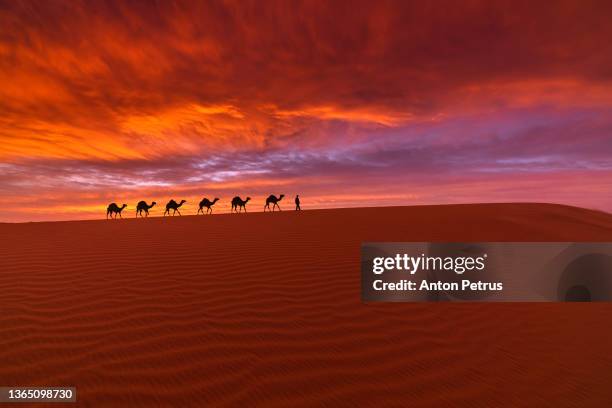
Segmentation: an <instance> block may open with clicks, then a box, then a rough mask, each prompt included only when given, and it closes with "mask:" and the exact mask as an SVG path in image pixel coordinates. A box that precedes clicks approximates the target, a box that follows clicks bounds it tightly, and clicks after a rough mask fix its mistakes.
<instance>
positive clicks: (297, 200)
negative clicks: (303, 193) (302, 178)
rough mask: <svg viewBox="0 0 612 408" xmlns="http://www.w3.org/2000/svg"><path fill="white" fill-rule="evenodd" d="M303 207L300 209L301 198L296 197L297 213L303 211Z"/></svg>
mask: <svg viewBox="0 0 612 408" xmlns="http://www.w3.org/2000/svg"><path fill="white" fill-rule="evenodd" d="M301 210H302V207H300V196H299V195H296V196H295V211H301Z"/></svg>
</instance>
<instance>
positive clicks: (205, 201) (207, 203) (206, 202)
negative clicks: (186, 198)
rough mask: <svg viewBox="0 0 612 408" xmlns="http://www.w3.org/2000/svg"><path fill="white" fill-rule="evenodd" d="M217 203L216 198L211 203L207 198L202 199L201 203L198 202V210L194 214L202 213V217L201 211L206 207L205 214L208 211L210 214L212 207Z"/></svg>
mask: <svg viewBox="0 0 612 408" xmlns="http://www.w3.org/2000/svg"><path fill="white" fill-rule="evenodd" d="M217 201H219V199H218V198H215V199H214V200H212V201H210V200H209V199H208V198H204V199H202V201H200V209H199V210H198V212H197V213H196V214H199V213H200V211H202V215H203V214H204V210H203V208H204V207H206V214H208V212H209V211H210V213H211V214H212V206H213V205H215V203H216V202H217Z"/></svg>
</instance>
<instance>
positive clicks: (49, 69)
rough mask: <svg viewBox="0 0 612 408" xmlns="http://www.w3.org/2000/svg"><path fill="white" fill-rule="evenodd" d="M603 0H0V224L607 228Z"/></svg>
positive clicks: (610, 28)
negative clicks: (244, 208) (525, 209)
mask: <svg viewBox="0 0 612 408" xmlns="http://www.w3.org/2000/svg"><path fill="white" fill-rule="evenodd" d="M611 20H612V2H607V1H602V2H590V1H570V2H566V1H554V2H553V1H539V2H533V1H495V2H491V1H435V2H422V1H415V2H409V1H375V2H373V1H354V0H352V1H331V2H329V1H314V0H312V1H305V2H298V1H265V2H261V1H235V2H234V1H210V2H209V1H207V2H203V1H197V2H196V1H181V2H171V1H140V0H139V1H130V2H125V1H119V2H102V1H89V2H80V1H77V0H71V1H66V2H62V1H59V0H58V1H48V2H41V1H32V2H21V1H13V0H0V205H1V206H2V209H3V210H2V212H1V213H0V222H21V221H40V220H65V219H88V218H104V216H105V214H106V206H107V205H108V204H109V203H110V202H116V203H118V204H119V205H121V204H123V203H126V204H127V205H128V207H127V209H126V211H125V215H129V216H130V217H133V216H134V211H135V206H136V203H137V202H138V201H139V200H146V201H147V202H150V201H156V202H157V203H158V207H157V208H154V210H152V214H153V215H161V213H162V212H163V206H164V204H165V203H166V202H167V201H168V200H169V199H170V198H173V199H175V200H177V201H178V200H181V199H186V200H187V203H186V204H185V206H184V208H185V210H184V211H183V213H184V214H195V212H196V210H197V203H198V202H199V201H200V199H201V198H202V197H208V198H211V199H212V198H213V197H219V198H221V200H220V201H219V203H217V207H216V211H218V212H227V211H229V203H230V201H231V198H232V197H233V196H235V195H240V196H241V197H243V198H245V197H246V196H250V197H252V201H251V202H250V203H249V205H248V207H249V208H250V209H251V211H261V210H262V209H263V200H264V199H265V197H266V196H267V195H269V194H276V195H279V194H285V195H286V198H285V199H284V201H281V203H280V204H281V206H282V207H283V208H284V209H291V208H292V204H293V197H294V196H295V194H300V197H301V199H302V206H303V208H304V209H312V208H329V207H356V206H387V205H419V204H448V203H473V202H524V201H531V202H534V201H535V202H553V203H563V204H570V205H576V206H581V207H587V208H594V209H599V210H604V211H608V212H612V115H611V113H612V109H611V108H612V41H610V39H611V38H612V24H610V21H611Z"/></svg>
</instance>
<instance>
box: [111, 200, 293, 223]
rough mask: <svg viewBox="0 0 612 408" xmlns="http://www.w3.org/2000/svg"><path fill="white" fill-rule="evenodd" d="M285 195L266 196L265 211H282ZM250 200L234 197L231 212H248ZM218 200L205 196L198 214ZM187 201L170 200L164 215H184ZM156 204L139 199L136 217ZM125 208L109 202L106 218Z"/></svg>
mask: <svg viewBox="0 0 612 408" xmlns="http://www.w3.org/2000/svg"><path fill="white" fill-rule="evenodd" d="M283 197H285V195H284V194H281V195H280V196H278V197H277V196H275V195H274V194H270V195H269V196H268V198H266V204H265V205H264V208H263V210H264V212H266V211H269V212H274V210H275V209H276V208H278V211H281V207H280V205H279V202H280V201H281V200H282V199H283ZM250 200H251V197H247V198H246V200H243V199H242V198H240V197H239V196H236V197H234V198H233V199H232V209H231V212H232V213H241V212H243V210H244V212H245V213H246V212H247V210H246V205H247V203H248V202H249V201H250ZM217 201H219V198H218V197H215V198H214V199H213V200H212V201H211V200H209V199H208V198H203V199H202V201H200V203H199V206H198V211H197V212H196V215H198V214H200V213H202V215H204V214H212V212H213V206H214V205H215V203H216V202H217ZM186 202H187V201H186V200H181V201H180V202H178V203H177V202H176V201H175V200H170V201H168V204H166V211H164V217H165V216H166V215H168V216H170V210H172V216H174V215H175V214H176V213H178V215H182V214H181V211H180V210H179V208H180V207H181V206H182V205H183V204H185V203H186ZM156 204H157V203H156V202H155V201H153V202H152V203H151V205H149V204H147V202H146V201H139V202H138V204H137V205H136V218H138V216H140V217H141V218H146V217H148V216H149V210H150V209H151V208H153V207H154V206H155V205H156ZM270 205H272V207H270ZM125 208H127V204H123V205H122V206H121V207H119V206H118V205H117V204H116V203H111V204H109V205H108V207H107V209H106V219H109V218H110V219H116V218H117V216H119V218H122V216H121V213H122V212H123V210H124V209H125ZM204 209H206V212H204ZM295 209H296V211H299V210H301V208H300V196H295Z"/></svg>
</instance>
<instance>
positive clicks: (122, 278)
mask: <svg viewBox="0 0 612 408" xmlns="http://www.w3.org/2000/svg"><path fill="white" fill-rule="evenodd" d="M102 215H103V214H102ZM0 236H1V237H2V246H1V247H0V263H1V267H0V385H15V386H17V385H21V386H26V385H29V386H35V385H40V386H42V385H66V386H69V385H70V386H76V387H77V392H78V400H79V403H78V405H79V406H131V407H134V406H143V407H153V406H174V407H179V406H210V405H221V406H234V405H235V406H253V405H256V406H266V407H269V406H292V407H297V406H313V405H321V404H326V405H327V406H354V405H356V404H362V405H376V406H380V405H395V406H408V405H410V406H418V407H434V406H435V407H439V406H447V405H449V404H450V405H469V406H482V407H489V406H499V405H512V406H551V407H552V406H554V407H559V406H594V407H601V406H607V405H609V404H610V401H611V400H612V388H611V387H610V384H609V382H610V372H612V353H611V351H610V344H612V319H611V316H612V304H605V303H604V304H555V303H551V304H537V305H536V304H475V303H474V304H397V303H395V304H363V303H362V302H361V300H360V274H359V267H360V259H359V253H360V252H359V251H360V244H361V242H362V241H471V240H480V241H549V240H550V241H564V240H567V241H612V215H610V214H605V213H600V212H596V211H589V210H583V209H578V208H573V207H565V206H559V205H546V204H490V205H485V204H483V205H456V206H423V207H395V208H364V209H338V210H316V211H303V212H301V213H295V212H290V211H284V212H282V213H275V214H263V213H254V214H248V215H244V214H242V215H230V214H225V215H215V216H199V217H196V216H183V217H174V218H170V219H168V218H166V219H164V218H149V219H146V220H140V219H139V220H135V219H125V220H117V221H106V220H100V221H74V222H56V223H31V224H2V225H0ZM56 406H57V405H56Z"/></svg>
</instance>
